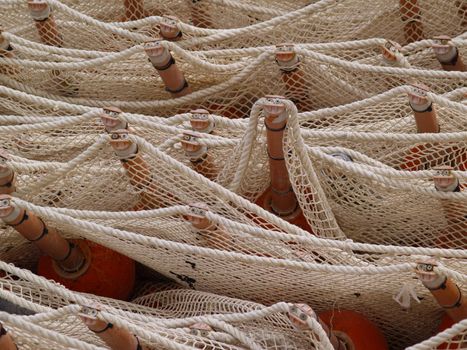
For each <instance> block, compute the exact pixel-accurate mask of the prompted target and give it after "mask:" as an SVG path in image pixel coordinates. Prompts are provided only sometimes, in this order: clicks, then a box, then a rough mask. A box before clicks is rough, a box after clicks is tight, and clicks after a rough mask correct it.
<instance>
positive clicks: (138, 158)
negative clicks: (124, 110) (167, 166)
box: [110, 129, 162, 210]
mask: <svg viewBox="0 0 467 350" xmlns="http://www.w3.org/2000/svg"><path fill="white" fill-rule="evenodd" d="M110 137H111V139H110V145H111V146H112V148H113V149H114V151H115V154H116V155H117V156H118V157H119V158H120V161H121V163H122V165H123V167H124V168H125V170H126V171H127V176H128V178H129V180H130V184H131V185H132V186H133V188H134V189H135V190H137V191H138V192H139V201H138V203H137V204H136V206H135V207H134V208H133V210H148V209H154V208H158V207H160V206H161V205H162V202H161V199H160V197H159V194H160V192H161V191H159V194H158V191H157V188H156V184H155V182H154V181H153V177H152V174H151V170H150V168H149V165H148V163H147V162H146V161H145V160H144V158H143V157H142V155H141V154H140V153H139V149H138V145H137V144H136V143H135V142H133V141H132V140H131V139H130V136H129V131H128V130H125V129H120V130H114V131H112V133H111V135H110Z"/></svg>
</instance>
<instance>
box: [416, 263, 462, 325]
mask: <svg viewBox="0 0 467 350" xmlns="http://www.w3.org/2000/svg"><path fill="white" fill-rule="evenodd" d="M436 266H437V263H436V261H435V260H434V259H429V258H427V259H426V260H424V261H420V262H418V264H417V267H416V269H415V272H416V273H417V276H418V278H419V279H420V281H421V282H422V283H423V285H424V286H425V288H427V289H428V290H429V291H430V292H431V294H432V295H433V296H434V297H435V299H436V301H437V302H438V304H439V306H441V307H442V308H443V309H444V310H445V311H446V313H447V314H448V315H449V317H451V319H452V320H453V321H454V322H459V321H462V320H463V319H465V318H467V300H466V298H465V297H464V296H463V295H462V291H461V290H460V288H459V286H458V285H457V284H456V283H455V282H454V281H453V280H452V279H451V278H450V277H447V276H445V275H444V274H441V273H439V272H437V271H435V267H436Z"/></svg>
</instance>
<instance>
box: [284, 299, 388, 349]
mask: <svg viewBox="0 0 467 350" xmlns="http://www.w3.org/2000/svg"><path fill="white" fill-rule="evenodd" d="M288 316H289V319H290V321H291V322H292V324H293V325H294V327H295V328H297V329H299V330H306V329H309V326H308V319H309V318H314V319H315V320H316V321H318V322H319V323H320V325H321V327H322V328H323V330H324V332H325V333H326V335H327V336H328V338H329V340H330V342H331V344H332V346H333V348H334V350H340V349H352V350H369V349H371V350H387V349H388V345H387V343H386V339H385V338H384V335H383V334H382V333H381V331H380V330H379V329H378V328H377V327H376V326H375V325H374V324H373V323H372V322H370V321H369V320H368V319H366V318H365V317H364V316H362V315H361V314H359V313H357V312H354V311H349V310H341V311H336V310H330V311H325V312H322V313H320V314H319V315H316V313H315V312H314V311H313V309H312V308H311V307H310V306H308V305H307V304H294V305H292V306H291V307H290V310H289V314H288Z"/></svg>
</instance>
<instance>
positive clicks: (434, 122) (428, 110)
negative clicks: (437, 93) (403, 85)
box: [408, 84, 440, 133]
mask: <svg viewBox="0 0 467 350" xmlns="http://www.w3.org/2000/svg"><path fill="white" fill-rule="evenodd" d="M429 91H430V88H429V87H428V86H426V85H423V84H413V85H412V88H411V91H410V92H409V93H408V96H409V104H410V107H411V108H412V110H413V113H414V117H415V123H416V124H417V132H418V133H438V132H439V131H440V127H439V123H438V118H437V116H436V111H435V107H434V106H433V103H432V102H431V101H430V100H428V98H427V95H426V93H427V92H429Z"/></svg>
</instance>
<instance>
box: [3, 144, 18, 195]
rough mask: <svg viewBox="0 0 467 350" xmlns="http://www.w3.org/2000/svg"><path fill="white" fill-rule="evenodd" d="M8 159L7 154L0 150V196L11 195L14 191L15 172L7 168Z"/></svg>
mask: <svg viewBox="0 0 467 350" xmlns="http://www.w3.org/2000/svg"><path fill="white" fill-rule="evenodd" d="M8 159H9V156H8V153H7V152H6V151H5V150H4V149H3V148H0V194H12V193H14V192H15V191H16V186H15V172H14V171H13V169H11V168H10V167H9V166H8V164H7V162H8Z"/></svg>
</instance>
